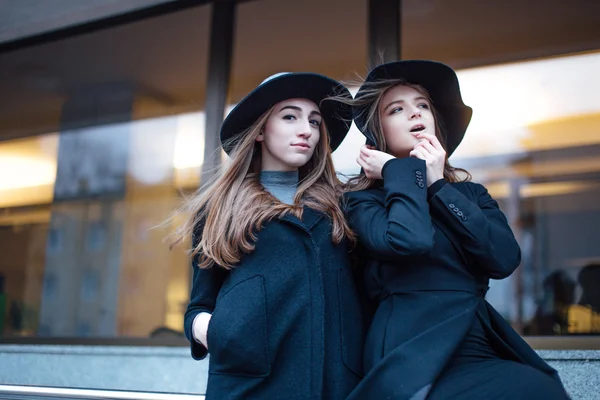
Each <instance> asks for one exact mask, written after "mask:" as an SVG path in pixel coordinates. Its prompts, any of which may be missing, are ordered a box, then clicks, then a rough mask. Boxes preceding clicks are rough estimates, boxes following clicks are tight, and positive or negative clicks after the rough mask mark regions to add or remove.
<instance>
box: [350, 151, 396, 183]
mask: <svg viewBox="0 0 600 400" xmlns="http://www.w3.org/2000/svg"><path fill="white" fill-rule="evenodd" d="M392 158H395V157H394V156H392V155H391V154H388V153H384V152H383V151H379V150H375V148H374V147H373V146H367V145H364V146H362V147H361V148H360V154H359V155H358V158H357V159H356V162H357V163H358V165H360V166H361V167H362V169H363V170H364V171H365V175H366V176H367V178H371V179H382V176H381V169H382V168H383V166H384V165H385V163H386V162H388V161H389V160H391V159H392Z"/></svg>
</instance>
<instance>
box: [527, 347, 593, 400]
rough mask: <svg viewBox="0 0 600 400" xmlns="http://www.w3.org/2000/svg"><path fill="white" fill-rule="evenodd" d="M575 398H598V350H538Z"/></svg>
mask: <svg viewBox="0 0 600 400" xmlns="http://www.w3.org/2000/svg"><path fill="white" fill-rule="evenodd" d="M538 353H539V354H540V356H542V357H543V358H544V359H545V360H546V361H547V362H548V363H549V364H550V365H552V366H553V367H554V368H556V370H557V371H558V373H559V374H560V377H561V379H562V381H563V383H564V385H565V387H566V388H567V391H568V392H569V394H570V395H571V397H572V398H573V399H574V400H575V399H577V400H579V399H581V400H598V399H600V350H538Z"/></svg>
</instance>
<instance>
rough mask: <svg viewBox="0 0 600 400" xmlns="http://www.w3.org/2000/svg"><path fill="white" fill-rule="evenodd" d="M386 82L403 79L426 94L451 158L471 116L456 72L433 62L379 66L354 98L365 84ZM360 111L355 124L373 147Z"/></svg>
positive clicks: (371, 137) (357, 113)
mask: <svg viewBox="0 0 600 400" xmlns="http://www.w3.org/2000/svg"><path fill="white" fill-rule="evenodd" d="M387 79H403V80H405V81H406V82H408V83H412V84H416V85H420V86H422V87H423V88H425V89H426V90H427V92H429V95H430V96H431V101H432V103H433V106H434V107H435V109H436V110H437V113H438V115H439V117H440V118H441V121H439V122H440V123H441V125H442V126H443V128H444V132H445V133H446V152H447V153H448V155H450V154H452V153H453V152H454V150H456V148H457V147H458V145H459V144H460V142H461V141H462V139H463V137H464V136H465V132H466V130H467V127H468V126H469V122H471V116H472V115H473V110H472V109H471V107H469V106H467V105H465V103H463V100H462V96H461V94H460V87H459V84H458V78H457V76H456V72H454V70H453V69H452V68H450V67H449V66H447V65H445V64H442V63H439V62H435V61H425V60H406V61H395V62H390V63H386V64H381V65H379V66H377V67H375V68H373V69H372V70H371V71H370V72H369V75H367V79H366V80H365V82H364V83H363V85H362V86H361V87H360V89H359V90H358V92H357V93H356V96H355V98H360V97H361V95H362V94H364V88H365V87H366V86H367V85H368V84H370V83H372V82H377V81H380V80H387ZM361 91H362V93H361ZM363 111H364V110H361V109H356V110H354V122H355V123H356V126H357V127H358V129H359V130H360V131H361V132H362V133H363V134H364V135H365V136H366V137H367V142H368V143H370V144H374V143H375V140H374V137H373V135H372V134H371V133H370V132H369V131H368V129H367V126H366V124H367V119H366V113H364V112H363Z"/></svg>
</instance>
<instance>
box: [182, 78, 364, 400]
mask: <svg viewBox="0 0 600 400" xmlns="http://www.w3.org/2000/svg"><path fill="white" fill-rule="evenodd" d="M333 94H337V95H341V96H342V98H345V99H349V98H351V96H350V93H349V92H348V90H347V89H346V88H345V87H343V86H342V85H340V84H339V83H338V82H336V81H334V80H332V79H330V78H327V77H325V76H322V75H318V74H313V73H283V74H277V75H275V76H272V77H270V78H269V79H267V80H266V81H265V82H263V83H262V84H261V85H260V86H258V87H257V88H256V89H255V90H254V91H253V92H251V93H250V94H249V95H248V96H246V97H245V98H244V99H243V100H242V101H241V102H240V103H239V104H238V105H237V106H236V107H235V108H234V109H233V110H232V111H231V113H230V114H229V115H228V117H227V118H226V120H225V121H224V123H223V126H222V128H221V141H222V144H223V148H224V150H225V151H226V152H227V153H228V154H229V156H230V161H229V162H228V163H227V165H226V166H225V168H224V169H223V171H222V173H221V174H220V175H219V177H218V178H217V179H216V180H215V181H214V182H213V183H212V184H210V185H209V186H208V187H206V188H204V189H203V190H201V191H199V192H198V194H197V195H196V196H194V197H193V198H191V199H190V200H189V201H188V202H187V204H185V205H184V208H183V211H184V212H186V213H188V214H189V215H190V217H189V219H188V220H187V221H186V222H185V223H184V224H183V225H182V226H181V227H180V229H179V230H178V231H177V232H176V233H175V234H174V235H173V237H172V240H171V243H172V244H176V243H178V242H181V241H183V240H184V239H185V238H186V237H190V236H192V238H193V241H192V243H193V251H192V255H193V272H194V275H193V284H192V291H191V296H190V297H191V298H190V302H189V304H188V306H187V311H186V313H185V333H186V335H187V337H188V339H189V340H190V342H191V346H192V356H193V357H194V358H195V359H202V358H204V357H205V356H206V354H207V352H210V360H209V378H208V387H207V392H206V398H207V399H209V400H210V399H252V398H256V399H275V398H282V399H283V398H285V399H290V400H291V399H303V400H304V399H306V400H308V399H320V398H324V399H341V398H344V397H346V396H347V395H348V394H349V393H350V392H351V391H352V389H353V388H354V387H355V386H356V384H357V383H358V381H359V379H360V373H361V356H362V344H363V340H364V334H363V333H364V331H363V322H362V315H361V304H360V302H359V297H358V294H357V291H356V289H355V286H354V281H353V279H352V274H353V271H352V269H351V266H350V259H349V255H348V252H349V250H350V246H349V243H350V242H351V241H352V240H353V239H354V236H353V233H352V231H351V230H350V229H349V227H348V225H347V223H346V221H345V219H344V215H343V212H342V209H341V206H340V198H341V195H342V188H341V185H340V182H339V181H338V179H337V177H336V174H335V171H334V168H333V163H332V159H331V154H330V153H331V151H332V150H334V149H335V148H336V147H337V146H338V145H339V144H340V143H341V142H342V140H343V139H344V137H345V135H346V133H347V131H348V128H349V121H351V118H352V115H351V111H350V108H349V107H347V106H346V105H344V104H342V103H339V102H335V101H330V100H325V101H324V99H326V98H327V97H329V96H331V95H333Z"/></svg>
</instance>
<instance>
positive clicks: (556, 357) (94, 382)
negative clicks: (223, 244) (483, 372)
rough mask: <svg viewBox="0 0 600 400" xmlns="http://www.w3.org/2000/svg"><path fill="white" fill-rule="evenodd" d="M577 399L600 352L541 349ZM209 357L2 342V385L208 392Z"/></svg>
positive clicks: (598, 364) (586, 396) (592, 386)
mask: <svg viewBox="0 0 600 400" xmlns="http://www.w3.org/2000/svg"><path fill="white" fill-rule="evenodd" d="M538 353H539V354H540V355H541V356H542V357H543V358H544V359H545V360H547V361H548V362H549V363H550V364H551V365H552V366H553V367H554V368H556V369H557V370H558V372H559V374H560V376H561V378H562V380H563V382H564V384H565V386H566V388H567V391H568V392H569V394H571V396H572V397H573V399H577V400H598V399H599V398H600V395H599V393H600V350H539V351H538ZM207 374H208V359H205V360H203V361H194V360H192V358H191V356H190V352H189V349H188V348H187V347H136V346H64V345H0V383H2V384H7V385H42V386H54V387H70V388H81V389H106V390H136V391H149V392H152V391H155V392H172V393H183V394H204V393H205V390H206V378H207Z"/></svg>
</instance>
